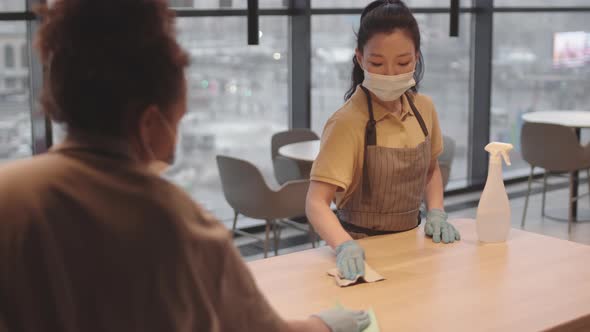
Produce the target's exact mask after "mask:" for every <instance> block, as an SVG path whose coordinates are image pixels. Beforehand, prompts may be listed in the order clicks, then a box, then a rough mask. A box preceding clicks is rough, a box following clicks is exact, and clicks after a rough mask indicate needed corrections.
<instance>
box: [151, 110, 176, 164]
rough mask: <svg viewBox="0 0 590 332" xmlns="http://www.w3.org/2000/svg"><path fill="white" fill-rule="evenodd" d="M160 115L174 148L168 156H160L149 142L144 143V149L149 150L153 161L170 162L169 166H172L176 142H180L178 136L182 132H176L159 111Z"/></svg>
mask: <svg viewBox="0 0 590 332" xmlns="http://www.w3.org/2000/svg"><path fill="white" fill-rule="evenodd" d="M158 115H159V116H160V119H161V120H162V124H163V125H164V127H165V128H166V133H167V136H168V139H169V140H170V144H171V145H172V147H171V148H172V149H173V150H172V151H171V153H170V155H169V156H166V157H164V158H158V157H157V156H156V154H155V153H154V151H153V149H152V148H151V146H150V145H149V144H144V149H145V151H147V153H148V155H149V157H150V158H151V159H152V160H153V161H156V162H158V163H165V164H168V165H169V166H171V165H172V164H174V160H175V159H176V144H178V142H179V140H178V136H179V134H180V131H178V132H176V133H175V131H174V130H173V129H172V125H171V124H170V122H169V121H168V119H167V118H166V117H165V116H164V115H163V114H162V113H159V112H158Z"/></svg>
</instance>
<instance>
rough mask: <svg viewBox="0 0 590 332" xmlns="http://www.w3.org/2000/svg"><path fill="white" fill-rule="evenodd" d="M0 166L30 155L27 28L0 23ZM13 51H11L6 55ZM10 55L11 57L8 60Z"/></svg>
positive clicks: (17, 23)
mask: <svg viewBox="0 0 590 332" xmlns="http://www.w3.org/2000/svg"><path fill="white" fill-rule="evenodd" d="M0 50H2V51H1V52H0V162H3V161H7V160H12V159H17V158H23V157H27V156H30V155H31V117H30V105H29V81H28V78H29V68H28V63H27V62H24V61H21V59H24V58H26V57H27V56H28V55H26V56H25V55H22V54H21V53H22V52H28V48H27V47H26V26H25V24H24V23H22V22H0ZM6 50H10V51H6ZM7 55H8V56H7Z"/></svg>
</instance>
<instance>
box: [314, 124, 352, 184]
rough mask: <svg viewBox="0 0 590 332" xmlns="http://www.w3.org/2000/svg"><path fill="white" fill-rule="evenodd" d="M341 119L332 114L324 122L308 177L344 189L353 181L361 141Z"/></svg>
mask: <svg viewBox="0 0 590 332" xmlns="http://www.w3.org/2000/svg"><path fill="white" fill-rule="evenodd" d="M343 120H344V119H342V118H340V117H338V116H333V117H332V118H330V120H328V122H327V123H326V126H325V127H324V132H323V134H322V140H321V145H320V153H319V155H318V157H317V158H316V160H315V162H314V164H313V167H312V169H311V175H310V178H311V180H313V181H320V182H326V183H330V184H333V185H336V186H338V187H339V188H341V190H342V191H346V190H347V189H348V188H349V186H350V185H351V183H352V182H353V177H354V174H355V170H356V167H357V165H356V164H357V161H358V160H359V153H360V152H359V151H360V147H361V141H360V137H359V136H358V133H356V132H355V131H354V130H353V129H352V128H349V126H348V124H347V123H346V122H345V121H343Z"/></svg>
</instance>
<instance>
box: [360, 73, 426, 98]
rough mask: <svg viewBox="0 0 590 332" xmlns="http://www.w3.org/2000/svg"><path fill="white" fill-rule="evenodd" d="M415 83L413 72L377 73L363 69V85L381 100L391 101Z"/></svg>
mask: <svg viewBox="0 0 590 332" xmlns="http://www.w3.org/2000/svg"><path fill="white" fill-rule="evenodd" d="M414 85H416V81H415V80H414V72H413V71H412V72H409V73H405V74H401V75H378V74H373V73H369V72H368V71H366V70H365V79H364V81H363V86H364V87H365V88H367V89H369V91H371V92H372V93H373V94H374V95H375V96H377V98H379V99H381V100H382V101H393V100H396V99H398V98H399V97H401V95H403V94H404V93H405V92H406V91H408V90H409V89H410V88H411V87H413V86H414Z"/></svg>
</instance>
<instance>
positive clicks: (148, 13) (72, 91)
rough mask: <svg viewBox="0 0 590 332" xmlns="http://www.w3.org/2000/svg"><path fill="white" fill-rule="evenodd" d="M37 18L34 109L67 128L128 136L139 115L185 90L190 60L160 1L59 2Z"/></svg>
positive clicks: (168, 103) (169, 102)
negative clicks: (37, 101) (38, 72)
mask: <svg viewBox="0 0 590 332" xmlns="http://www.w3.org/2000/svg"><path fill="white" fill-rule="evenodd" d="M36 13H37V14H38V15H39V16H40V17H41V19H42V24H41V26H40V29H39V32H38V34H37V36H36V40H35V45H36V47H37V49H38V50H39V53H40V56H41V62H42V63H43V65H44V68H45V75H44V76H45V83H44V86H43V91H42V94H41V105H42V107H43V110H44V112H45V113H46V114H48V115H49V116H50V117H51V118H52V119H53V120H54V121H56V122H58V123H65V124H66V126H67V128H68V130H72V129H74V130H80V131H83V132H92V133H99V134H103V135H109V136H118V137H127V136H129V135H130V131H131V130H135V129H136V128H134V127H136V126H137V125H136V123H137V119H138V117H139V115H140V112H141V111H142V110H144V109H145V108H146V107H148V106H149V105H157V106H158V107H160V109H161V110H162V111H166V110H167V109H168V108H169V107H170V106H171V105H174V104H175V103H176V102H177V101H179V98H180V97H181V94H184V93H185V92H184V89H185V78H184V68H185V67H186V66H187V65H188V63H189V57H188V55H187V54H186V53H185V51H183V49H182V48H181V47H180V45H179V44H178V43H177V41H176V38H175V29H174V15H173V14H172V12H171V11H170V10H169V9H168V6H167V2H166V1H165V0H58V1H57V2H56V3H54V4H53V5H51V6H41V7H39V8H37V9H36Z"/></svg>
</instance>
